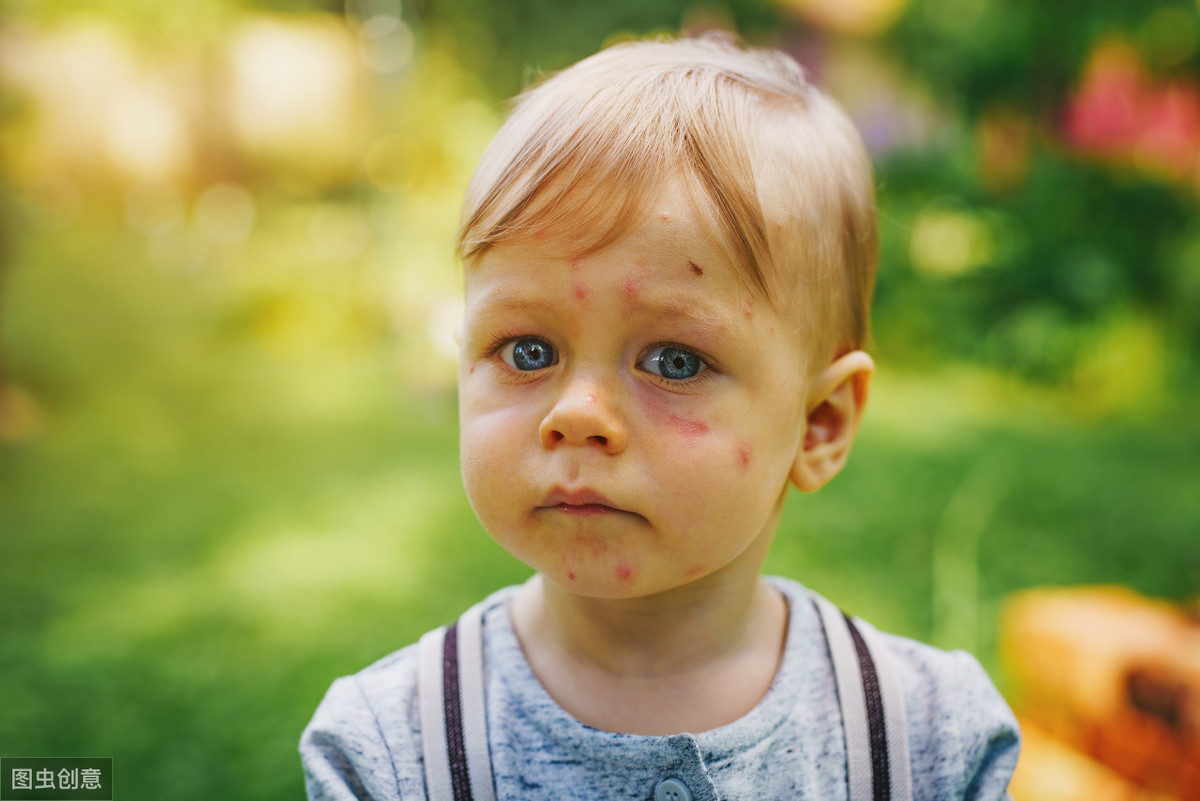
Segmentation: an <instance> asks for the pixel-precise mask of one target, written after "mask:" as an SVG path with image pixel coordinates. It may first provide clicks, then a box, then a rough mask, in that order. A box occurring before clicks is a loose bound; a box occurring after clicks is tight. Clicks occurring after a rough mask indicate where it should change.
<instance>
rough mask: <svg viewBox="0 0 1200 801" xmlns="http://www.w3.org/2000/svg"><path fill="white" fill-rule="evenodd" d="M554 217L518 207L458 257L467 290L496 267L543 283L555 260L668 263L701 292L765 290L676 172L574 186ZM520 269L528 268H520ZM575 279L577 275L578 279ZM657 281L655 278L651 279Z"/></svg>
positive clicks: (576, 264) (600, 265)
mask: <svg viewBox="0 0 1200 801" xmlns="http://www.w3.org/2000/svg"><path fill="white" fill-rule="evenodd" d="M554 205H555V207H556V209H555V213H554V214H541V213H539V210H538V209H536V208H526V209H525V210H524V214H523V215H521V216H520V217H518V218H517V219H515V220H514V221H513V222H512V224H511V225H510V227H509V232H508V234H507V235H506V236H503V237H498V238H497V239H496V241H495V242H494V243H493V244H491V245H490V246H489V247H488V248H486V249H485V250H483V251H482V252H481V253H480V254H478V255H476V256H475V257H473V258H470V259H468V260H467V261H466V265H465V266H466V282H467V288H468V292H470V290H471V287H472V285H473V284H476V283H478V282H477V281H476V280H474V279H475V278H476V277H477V276H478V275H479V274H480V273H481V272H487V273H490V274H493V275H494V273H495V271H497V270H500V269H507V270H510V271H515V272H517V273H526V274H527V275H528V277H530V278H531V279H532V278H533V277H535V276H536V277H539V278H540V279H541V280H545V279H546V278H548V277H549V274H548V273H547V272H546V271H548V270H552V268H553V267H554V265H555V264H559V265H562V264H565V265H567V266H569V267H571V268H573V269H579V268H580V267H583V266H587V267H588V268H589V269H588V273H589V274H590V275H591V277H595V275H596V272H597V270H601V269H603V270H618V269H621V268H622V265H623V266H624V267H625V268H627V269H631V270H632V271H633V272H634V273H637V272H638V271H639V269H640V270H641V271H644V270H645V268H646V267H647V266H650V264H651V262H652V265H653V266H654V267H666V266H668V265H674V266H675V267H676V268H677V269H676V272H677V273H678V274H679V275H681V276H686V277H690V278H693V279H701V278H703V279H708V280H704V281H702V282H699V284H700V286H702V287H703V288H704V289H705V290H707V291H715V290H718V289H721V290H723V291H726V292H730V293H745V292H748V293H750V294H752V295H760V296H763V297H764V298H765V293H764V292H763V291H762V290H761V289H760V288H759V286H758V285H757V282H755V281H754V280H753V277H752V275H751V269H750V267H749V265H747V264H745V263H743V260H741V259H739V258H738V257H737V256H738V254H737V249H736V248H735V247H733V246H732V243H731V241H730V240H731V239H733V238H736V237H735V236H733V235H731V234H730V233H729V232H727V231H725V230H723V226H722V225H721V223H720V220H719V218H718V217H719V216H718V213H717V211H716V210H715V209H714V207H713V203H712V202H711V201H710V200H709V199H708V198H707V197H706V196H705V194H704V192H703V191H702V190H701V189H699V188H698V187H697V186H695V183H694V182H692V181H689V180H688V179H687V178H685V177H682V176H674V177H672V178H670V179H667V180H664V181H660V182H658V184H657V185H656V186H654V187H646V186H641V185H634V186H620V187H614V186H582V185H580V186H577V187H574V188H572V189H571V191H570V192H569V194H567V195H564V196H558V200H557V202H556V203H555V204H554ZM523 266H527V267H530V268H533V269H529V270H523V269H521V268H522V267H523ZM579 277H583V276H579ZM659 277H660V278H661V277H662V276H659Z"/></svg>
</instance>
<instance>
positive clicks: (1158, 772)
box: [1000, 587, 1200, 801]
mask: <svg viewBox="0 0 1200 801" xmlns="http://www.w3.org/2000/svg"><path fill="white" fill-rule="evenodd" d="M1000 649H1001V654H1002V658H1003V659H1004V662H1005V665H1006V667H1007V670H1008V675H1009V676H1010V677H1011V679H1012V681H1013V684H1014V690H1015V693H1014V699H1013V700H1014V701H1015V703H1014V707H1015V708H1016V709H1017V710H1018V713H1019V714H1021V715H1022V717H1024V718H1026V719H1027V720H1029V721H1031V722H1032V723H1033V724H1035V726H1036V727H1038V728H1036V729H1032V731H1034V732H1035V734H1034V737H1033V739H1032V740H1030V741H1029V743H1028V745H1027V748H1029V749H1032V750H1030V752H1029V754H1030V755H1029V757H1028V761H1029V762H1031V763H1033V764H1035V765H1036V763H1037V762H1038V761H1039V760H1043V759H1045V758H1046V757H1045V756H1044V754H1039V753H1038V750H1037V748H1038V746H1037V743H1038V737H1039V736H1041V734H1040V730H1042V729H1044V730H1045V732H1046V735H1047V736H1051V737H1054V738H1057V739H1058V740H1060V741H1061V743H1062V744H1063V745H1064V746H1065V747H1069V748H1071V749H1074V750H1077V751H1079V752H1081V753H1082V754H1085V755H1087V756H1088V757H1090V758H1092V759H1094V760H1096V761H1097V762H1100V763H1102V764H1103V765H1105V766H1107V767H1108V768H1110V769H1111V770H1112V771H1114V772H1115V773H1116V774H1119V775H1120V776H1123V777H1124V778H1125V779H1126V780H1127V781H1128V782H1130V783H1131V784H1133V785H1135V786H1137V787H1138V788H1142V789H1143V790H1147V791H1153V792H1154V793H1156V795H1154V796H1152V797H1156V798H1157V797H1166V798H1177V799H1181V801H1200V625H1198V624H1197V622H1196V621H1195V620H1193V619H1191V618H1189V617H1188V615H1187V614H1185V613H1184V611H1183V610H1182V609H1181V608H1179V607H1176V606H1173V605H1171V604H1168V603H1164V602H1161V601H1153V600H1150V599H1147V598H1143V597H1141V596H1138V595H1137V594H1135V593H1133V592H1131V591H1129V590H1127V589H1124V588H1120V587H1088V588H1076V589H1042V590H1030V591H1026V592H1022V593H1019V594H1017V595H1015V596H1013V597H1012V598H1011V599H1009V601H1008V602H1007V604H1006V606H1005V609H1004V612H1003V616H1002V621H1001V634H1000ZM1023 759H1026V758H1025V757H1023ZM1023 770H1024V771H1025V774H1026V775H1025V776H1023V779H1022V780H1023V781H1025V782H1027V783H1028V782H1032V781H1033V779H1031V778H1029V777H1028V775H1027V774H1028V772H1029V771H1030V770H1033V768H1031V767H1028V766H1025V767H1024V768H1023ZM1030 797H1031V798H1033V797H1040V796H1030ZM1044 797H1058V796H1044ZM1064 797H1066V796H1064ZM1070 797H1074V796H1070ZM1104 797H1108V796H1104ZM1113 797H1117V798H1124V797H1138V798H1141V797H1144V796H1141V795H1137V796H1127V795H1126V796H1122V795H1115V796H1113Z"/></svg>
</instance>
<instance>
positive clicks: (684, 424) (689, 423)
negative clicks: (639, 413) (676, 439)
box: [644, 397, 708, 439]
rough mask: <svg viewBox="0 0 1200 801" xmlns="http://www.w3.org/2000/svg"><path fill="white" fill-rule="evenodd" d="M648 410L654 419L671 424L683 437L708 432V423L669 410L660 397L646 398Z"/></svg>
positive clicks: (663, 423) (657, 421) (690, 437)
mask: <svg viewBox="0 0 1200 801" xmlns="http://www.w3.org/2000/svg"><path fill="white" fill-rule="evenodd" d="M644 403H645V404H646V410H647V412H648V413H649V414H650V417H651V419H652V420H654V422H655V423H657V424H659V425H669V426H671V428H673V429H675V431H676V432H677V433H678V434H679V435H680V436H683V437H687V438H688V439H696V438H698V437H702V436H704V435H705V434H707V433H708V424H707V423H705V422H704V421H703V420H697V419H696V418H694V417H683V416H681V415H678V414H674V413H673V412H671V411H668V410H667V409H666V408H665V407H664V406H663V404H662V402H661V401H659V400H658V399H655V398H652V397H648V398H646V399H645V400H644Z"/></svg>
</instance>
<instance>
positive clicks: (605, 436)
mask: <svg viewBox="0 0 1200 801" xmlns="http://www.w3.org/2000/svg"><path fill="white" fill-rule="evenodd" d="M538 434H539V435H540V436H541V438H542V445H544V446H545V447H547V448H553V447H556V446H560V445H591V446H595V447H599V448H602V449H603V450H604V451H605V453H609V454H617V453H620V452H621V451H623V450H625V426H624V425H623V424H622V422H621V419H620V417H619V416H618V415H617V414H616V412H615V410H614V409H613V407H612V406H611V404H610V403H608V402H607V399H606V398H605V397H603V390H602V389H601V388H600V387H598V386H597V385H596V382H592V381H579V380H576V381H572V382H571V383H570V384H568V385H567V387H566V388H565V389H564V390H563V393H562V394H561V395H559V397H558V400H557V401H556V402H555V404H554V406H553V407H552V408H551V409H550V412H549V413H548V414H547V415H546V417H545V418H544V419H543V420H542V424H541V426H539V428H538Z"/></svg>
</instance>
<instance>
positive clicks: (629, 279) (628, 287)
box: [624, 275, 642, 300]
mask: <svg viewBox="0 0 1200 801" xmlns="http://www.w3.org/2000/svg"><path fill="white" fill-rule="evenodd" d="M641 288H642V282H641V281H639V280H638V279H637V278H636V277H635V276H632V275H627V276H625V284H624V289H625V297H627V298H629V299H630V300H633V299H634V298H636V297H637V294H638V290H639V289H641Z"/></svg>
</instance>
